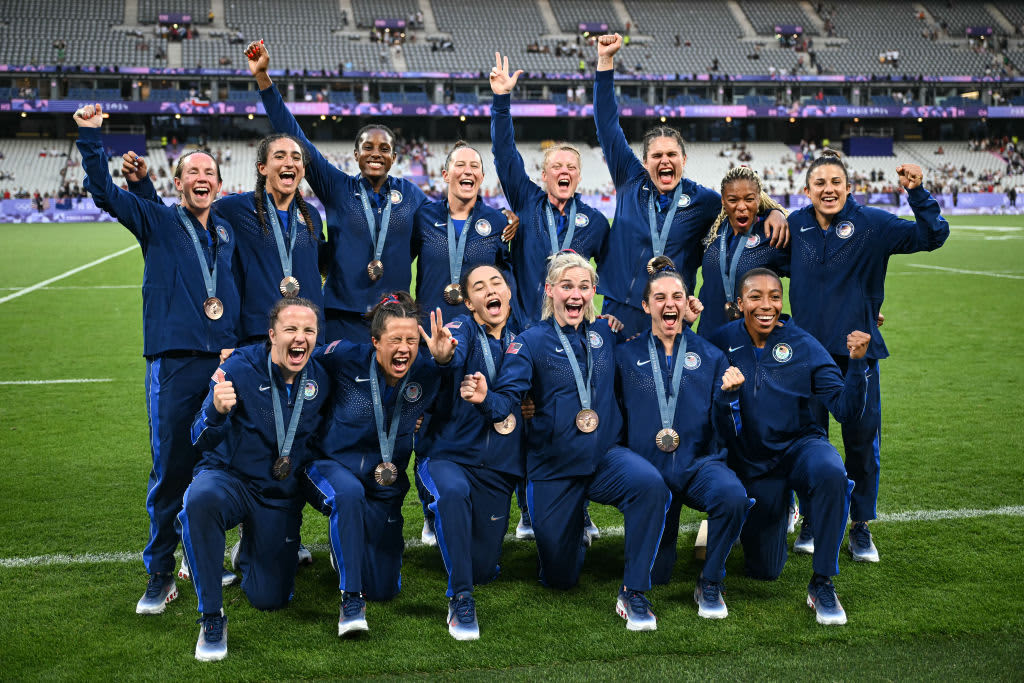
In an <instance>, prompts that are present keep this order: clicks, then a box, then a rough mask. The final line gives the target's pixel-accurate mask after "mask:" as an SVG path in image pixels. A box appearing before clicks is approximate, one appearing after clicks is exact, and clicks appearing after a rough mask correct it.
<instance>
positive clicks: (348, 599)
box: [341, 593, 366, 617]
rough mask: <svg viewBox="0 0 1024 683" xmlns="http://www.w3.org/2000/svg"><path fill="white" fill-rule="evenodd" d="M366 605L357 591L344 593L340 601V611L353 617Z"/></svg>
mask: <svg viewBox="0 0 1024 683" xmlns="http://www.w3.org/2000/svg"><path fill="white" fill-rule="evenodd" d="M365 606H366V601H365V600H363V599H362V597H360V596H359V594H358V593H346V594H345V599H344V600H342V601H341V611H342V612H343V613H344V614H345V616H346V617H354V616H356V615H357V614H359V612H361V611H362V609H363V608H364V607H365Z"/></svg>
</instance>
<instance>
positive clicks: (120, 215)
mask: <svg viewBox="0 0 1024 683" xmlns="http://www.w3.org/2000/svg"><path fill="white" fill-rule="evenodd" d="M77 144H78V151H79V152H81V154H82V167H83V168H84V169H85V182H84V183H83V185H84V187H85V189H86V190H88V191H89V194H91V195H92V197H93V201H95V202H96V205H97V206H99V207H100V208H102V209H104V210H105V211H107V212H108V213H110V215H112V216H113V217H114V218H116V219H117V220H118V221H119V222H120V223H121V225H123V226H124V227H126V228H128V229H129V230H131V232H132V234H133V235H135V237H136V239H138V240H139V243H140V244H142V245H143V246H145V244H146V243H147V242H148V241H149V238H150V236H151V234H152V231H153V225H154V223H155V220H156V218H157V211H159V210H162V209H163V208H164V205H163V203H162V202H161V203H160V205H159V206H157V205H156V204H154V203H153V202H150V201H146V200H144V199H140V198H139V197H136V196H135V195H133V194H132V193H131V192H126V191H124V190H122V189H121V188H119V187H117V186H116V185H114V181H113V180H112V179H111V178H110V170H109V169H108V168H107V154H106V152H105V151H104V150H103V138H102V135H101V133H100V129H99V128H79V129H78V143H77Z"/></svg>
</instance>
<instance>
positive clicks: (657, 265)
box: [641, 255, 689, 301]
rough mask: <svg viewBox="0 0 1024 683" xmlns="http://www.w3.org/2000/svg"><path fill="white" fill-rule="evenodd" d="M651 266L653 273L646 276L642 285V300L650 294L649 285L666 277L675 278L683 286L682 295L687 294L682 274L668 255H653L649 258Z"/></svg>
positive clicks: (645, 299)
mask: <svg viewBox="0 0 1024 683" xmlns="http://www.w3.org/2000/svg"><path fill="white" fill-rule="evenodd" d="M651 268H652V269H653V270H654V275H651V276H650V277H649V278H647V284H646V285H645V286H644V295H643V297H642V299H641V300H642V301H647V299H648V298H649V297H650V296H651V286H652V285H653V284H654V283H655V282H657V281H658V280H662V279H664V278H667V277H671V278H675V279H676V280H678V281H679V284H680V285H682V287H683V295H684V296H688V295H689V292H687V291H686V283H685V282H683V276H682V275H680V274H679V271H678V270H676V264H675V263H673V262H672V259H670V258H669V257H668V256H664V255H662V256H655V257H654V259H653V260H651Z"/></svg>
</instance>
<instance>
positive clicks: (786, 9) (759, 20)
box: [739, 0, 819, 36]
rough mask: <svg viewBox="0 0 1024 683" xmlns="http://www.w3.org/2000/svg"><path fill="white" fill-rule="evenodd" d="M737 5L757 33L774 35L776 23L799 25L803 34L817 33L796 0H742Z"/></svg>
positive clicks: (812, 22) (811, 21) (811, 20)
mask: <svg viewBox="0 0 1024 683" xmlns="http://www.w3.org/2000/svg"><path fill="white" fill-rule="evenodd" d="M739 5H740V8H741V9H742V10H743V13H744V14H746V15H747V17H748V18H749V19H750V23H751V24H753V25H754V28H755V29H757V33H758V35H774V34H775V27H776V26H778V25H789V26H801V27H803V30H804V31H803V32H804V35H811V36H816V35H819V32H818V30H817V27H816V26H815V25H814V20H813V19H812V18H810V17H808V16H807V15H806V14H805V13H804V9H803V7H801V6H800V3H798V2H772V1H770V0H742V2H740V3H739Z"/></svg>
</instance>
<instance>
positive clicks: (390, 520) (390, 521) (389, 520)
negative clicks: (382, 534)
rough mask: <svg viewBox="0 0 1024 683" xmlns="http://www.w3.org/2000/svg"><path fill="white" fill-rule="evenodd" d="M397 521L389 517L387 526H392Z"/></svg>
mask: <svg viewBox="0 0 1024 683" xmlns="http://www.w3.org/2000/svg"><path fill="white" fill-rule="evenodd" d="M397 521H398V520H397V519H392V518H391V517H388V524H394V523H395V522H397Z"/></svg>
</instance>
